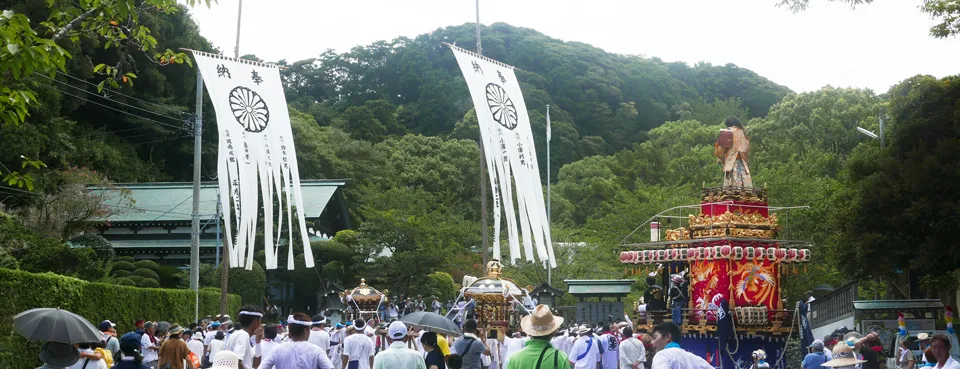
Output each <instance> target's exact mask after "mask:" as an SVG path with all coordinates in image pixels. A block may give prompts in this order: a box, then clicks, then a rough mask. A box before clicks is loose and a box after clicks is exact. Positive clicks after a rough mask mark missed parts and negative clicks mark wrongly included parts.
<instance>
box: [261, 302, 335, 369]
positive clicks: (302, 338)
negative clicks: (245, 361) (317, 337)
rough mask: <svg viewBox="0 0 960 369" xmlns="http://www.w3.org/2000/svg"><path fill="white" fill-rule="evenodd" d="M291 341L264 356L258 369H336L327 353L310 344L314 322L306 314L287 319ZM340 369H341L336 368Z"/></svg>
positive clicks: (297, 314) (298, 314)
mask: <svg viewBox="0 0 960 369" xmlns="http://www.w3.org/2000/svg"><path fill="white" fill-rule="evenodd" d="M287 323H288V324H289V328H290V333H289V334H288V337H289V338H290V341H288V342H284V343H282V344H279V345H277V346H276V347H274V348H273V349H271V350H270V352H268V353H267V354H265V355H264V357H263V361H262V362H261V363H260V366H259V367H258V368H257V369H335V368H334V366H333V363H331V362H330V358H328V357H327V353H326V352H325V351H324V350H323V349H322V348H320V347H319V346H317V345H315V344H313V343H310V342H309V337H310V335H311V333H312V332H311V331H310V327H311V326H312V325H313V322H312V321H311V320H310V316H309V315H307V314H304V313H295V314H293V315H291V316H290V317H289V318H287ZM336 369H339V368H336Z"/></svg>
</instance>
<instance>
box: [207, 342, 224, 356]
mask: <svg viewBox="0 0 960 369" xmlns="http://www.w3.org/2000/svg"><path fill="white" fill-rule="evenodd" d="M223 345H224V342H223V340H216V339H215V340H213V341H210V359H213V358H214V357H215V356H216V355H217V353H218V352H220V350H223Z"/></svg>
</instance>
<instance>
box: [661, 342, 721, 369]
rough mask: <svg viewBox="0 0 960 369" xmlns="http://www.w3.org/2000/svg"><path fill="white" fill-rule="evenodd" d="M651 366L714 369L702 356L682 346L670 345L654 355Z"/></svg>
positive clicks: (671, 368) (665, 368) (668, 368)
mask: <svg viewBox="0 0 960 369" xmlns="http://www.w3.org/2000/svg"><path fill="white" fill-rule="evenodd" d="M651 368H656V369H714V368H713V366H712V365H710V364H707V361H706V360H703V358H702V357H699V356H697V355H694V354H691V353H689V352H687V351H684V350H683V349H682V348H678V347H670V348H665V349H663V350H660V351H659V352H657V354H656V355H655V356H654V357H653V365H652V366H651Z"/></svg>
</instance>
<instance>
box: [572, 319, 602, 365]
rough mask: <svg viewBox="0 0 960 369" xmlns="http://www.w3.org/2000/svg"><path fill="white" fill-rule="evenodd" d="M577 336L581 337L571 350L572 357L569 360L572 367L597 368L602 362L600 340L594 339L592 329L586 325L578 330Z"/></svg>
mask: <svg viewBox="0 0 960 369" xmlns="http://www.w3.org/2000/svg"><path fill="white" fill-rule="evenodd" d="M577 334H578V335H579V336H580V337H579V338H577V342H576V343H574V344H573V348H572V349H570V353H571V356H568V357H567V359H568V360H570V363H571V364H572V365H571V366H572V367H573V368H576V369H594V368H596V367H597V364H598V363H599V362H600V349H599V348H598V344H599V343H598V342H597V341H598V340H597V339H596V338H594V337H593V332H592V331H591V329H590V328H588V327H587V326H585V325H581V326H580V328H579V329H577Z"/></svg>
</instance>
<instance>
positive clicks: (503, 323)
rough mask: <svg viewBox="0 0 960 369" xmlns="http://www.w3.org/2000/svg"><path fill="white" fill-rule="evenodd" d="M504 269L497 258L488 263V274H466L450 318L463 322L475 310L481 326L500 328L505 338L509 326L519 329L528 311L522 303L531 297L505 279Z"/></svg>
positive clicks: (493, 328)
mask: <svg viewBox="0 0 960 369" xmlns="http://www.w3.org/2000/svg"><path fill="white" fill-rule="evenodd" d="M502 271H503V265H501V264H500V261H499V260H496V259H494V260H491V261H490V262H488V263H487V268H486V272H487V276H486V277H483V278H479V279H477V278H476V277H471V276H465V277H464V278H463V286H464V287H463V288H461V289H460V296H459V297H457V306H456V308H454V309H451V311H450V313H448V315H447V317H448V318H450V319H453V320H454V321H456V322H461V321H462V320H463V318H465V317H467V316H469V315H470V314H471V313H472V314H473V315H474V317H475V318H476V320H477V325H478V326H480V327H481V328H484V329H485V330H486V331H487V332H490V331H491V330H496V332H497V337H498V338H499V339H501V340H502V339H503V337H504V333H506V331H507V330H508V329H517V328H518V327H519V324H520V318H521V317H522V316H523V315H525V314H526V313H527V309H526V308H524V307H523V303H522V302H523V301H528V300H529V299H530V297H529V292H528V290H527V289H523V288H520V287H519V286H518V285H517V283H516V282H514V281H513V280H511V279H509V278H504V277H503V274H502Z"/></svg>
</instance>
